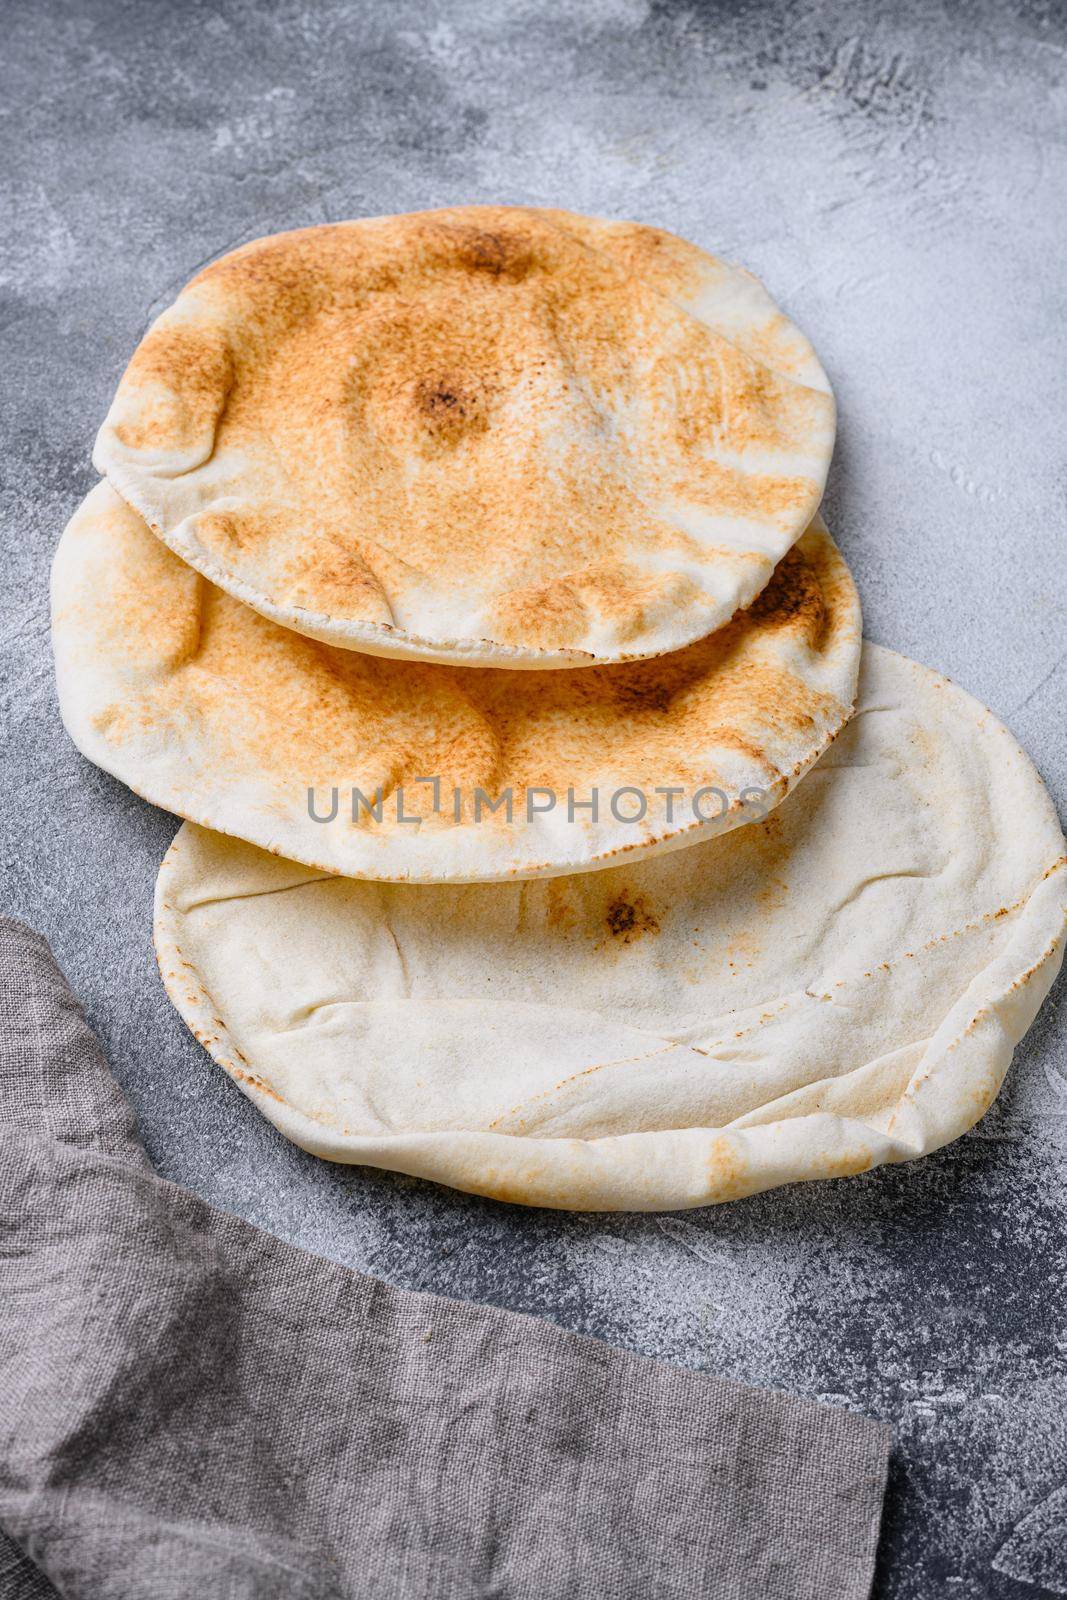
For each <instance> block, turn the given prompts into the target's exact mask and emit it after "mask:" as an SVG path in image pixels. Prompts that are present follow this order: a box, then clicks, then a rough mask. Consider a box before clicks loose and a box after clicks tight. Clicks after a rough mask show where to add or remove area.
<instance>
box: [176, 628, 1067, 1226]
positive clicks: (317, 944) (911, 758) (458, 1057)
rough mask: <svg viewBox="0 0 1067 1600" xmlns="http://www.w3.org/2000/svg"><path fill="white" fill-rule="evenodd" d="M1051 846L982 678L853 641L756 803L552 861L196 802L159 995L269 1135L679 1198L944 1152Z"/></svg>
mask: <svg viewBox="0 0 1067 1600" xmlns="http://www.w3.org/2000/svg"><path fill="white" fill-rule="evenodd" d="M1065 920H1067V871H1065V864H1064V841H1063V836H1062V833H1061V831H1060V827H1059V823H1058V821H1057V819H1056V816H1055V813H1054V811H1053V808H1052V805H1051V803H1050V801H1049V798H1048V796H1047V794H1046V792H1045V790H1044V787H1043V786H1042V784H1041V781H1040V779H1039V778H1038V776H1037V774H1036V773H1035V771H1034V769H1033V767H1032V766H1031V765H1030V763H1029V761H1028V760H1027V758H1026V756H1025V755H1024V754H1023V753H1022V751H1021V750H1020V749H1019V747H1018V746H1017V745H1016V744H1015V742H1014V740H1013V739H1012V738H1011V736H1010V734H1008V733H1007V732H1006V731H1005V729H1004V728H1003V727H1002V726H1000V724H998V723H997V722H996V721H995V720H994V719H993V717H992V716H991V715H990V713H989V712H987V711H985V710H984V709H983V708H982V707H981V706H980V705H978V704H977V702H976V701H974V700H972V699H971V698H970V697H969V696H968V695H966V694H964V693H963V692H962V691H961V690H959V689H957V688H956V687H954V686H953V685H952V684H951V683H949V682H947V681H946V680H945V679H943V678H940V677H938V676H937V675H936V674H935V673H933V672H930V671H928V670H927V669H926V668H924V667H920V666H917V665H915V664H914V663H913V662H910V661H907V660H905V659H904V658H903V657H901V656H898V655H895V654H893V653H891V652H889V651H886V650H882V649H879V648H877V647H874V646H867V647H866V649H865V653H864V668H863V673H862V680H861V694H860V701H859V705H858V708H857V711H856V715H855V717H854V718H853V720H852V721H851V723H850V724H849V726H848V727H847V728H846V730H845V732H844V733H843V734H842V735H841V737H840V738H839V739H838V740H837V741H836V743H835V744H834V746H833V748H832V749H831V750H830V751H829V752H828V753H827V754H826V756H824V758H823V759H822V760H821V761H820V762H819V764H818V765H817V766H816V767H815V768H814V770H813V771H812V772H811V773H809V775H808V776H807V777H806V778H805V780H804V782H803V783H802V784H801V785H800V786H799V787H798V788H797V790H796V791H795V792H794V793H793V794H792V795H790V797H789V798H788V799H787V800H786V801H785V802H784V804H783V805H782V806H780V807H779V808H778V810H777V811H775V812H773V813H772V814H771V815H770V816H769V817H768V818H766V820H765V821H763V822H761V823H754V824H752V825H751V826H748V827H745V828H743V829H739V830H737V831H736V832H734V833H732V834H730V835H729V836H727V837H725V838H722V839H715V840H711V841H710V842H708V843H705V844H701V845H697V846H695V847H694V848H692V849H689V850H682V851H679V852H677V853H674V854H670V855H665V856H661V857H658V858H655V859H652V860H648V861H644V862H641V863H640V864H638V865H636V866H632V867H630V866H628V867H618V868H615V869H613V870H611V871H607V872H600V873H592V874H585V875H582V876H577V877H572V878H566V879H554V880H552V881H550V882H547V883H524V884H509V885H502V884H498V885H485V886H478V887H466V888H448V887H430V888H425V887H424V888H416V887H411V886H391V885H384V884H368V883H357V882H351V881H345V880H339V879H324V878H323V877H321V876H319V875H317V874H313V873H309V872H308V871H307V870H306V869H304V868H302V867H299V866H296V865H294V864H292V863H288V862H285V861H280V860H277V859H276V858H273V857H270V856H268V855H265V854H264V853H263V852H261V851H257V850H255V849H253V848H252V847H250V846H247V845H242V844H237V843H234V842H233V841H230V840H227V839H225V838H222V837H221V836H219V835H218V834H212V833H210V832H207V831H205V830H203V829H200V828H195V827H190V826H186V827H184V828H183V829H182V830H181V832H180V833H179V834H178V836H177V838H176V840H175V842H174V844H173V846H172V847H171V849H170V851H169V852H168V854H167V856H166V858H165V860H164V863H163V866H162V869H161V871H160V875H159V882H158V888H157V898H156V948H157V952H158V955H159V961H160V968H161V971H162V974H163V979H164V983H165V984H166V987H167V991H168V993H169V995H170V997H171V999H172V1000H173V1002H174V1004H175V1005H176V1006H177V1008H178V1010H179V1011H180V1012H181V1014H182V1016H183V1017H184V1018H185V1020H186V1022H187V1023H188V1025H189V1027H190V1028H191V1029H192V1030H193V1031H194V1033H196V1035H197V1037H198V1038H199V1039H200V1040H201V1041H202V1043H203V1044H204V1045H205V1046H206V1048H207V1049H208V1050H209V1051H210V1052H211V1053H212V1055H213V1056H214V1057H215V1059H216V1060H217V1061H218V1062H219V1063H220V1064H221V1065H222V1066H223V1067H224V1068H225V1070H226V1071H227V1072H228V1073H229V1074H230V1075H231V1076H232V1077H233V1078H235V1079H236V1080H237V1082H238V1083H239V1084H240V1085H241V1087H242V1089H244V1091H245V1093H246V1094H247V1095H248V1096H249V1097H250V1098H251V1099H252V1100H253V1101H254V1102H255V1103H256V1105H258V1106H259V1108H260V1109H261V1110H262V1111H263V1112H264V1114H265V1115H266V1116H267V1117H269V1118H270V1119H271V1121H272V1122H274V1123H275V1124H276V1125H277V1126H278V1127H279V1128H280V1129H281V1130H282V1131H283V1132H284V1133H286V1134H287V1135H288V1136H289V1137H290V1138H292V1139H294V1140H295V1141H296V1142H297V1143H298V1144H300V1145H302V1146H304V1147H305V1148H306V1149H308V1150H310V1151H313V1152H314V1153H316V1154H318V1155H322V1156H326V1157H329V1158H332V1159H334V1160H338V1161H348V1162H364V1163H370V1164H374V1165H378V1166H383V1167H388V1168H392V1169H395V1170H399V1171H403V1172H409V1173H416V1174H419V1175H421V1176H423V1177H427V1178H432V1179H436V1180H437V1181H439V1182H442V1183H447V1184H452V1185H454V1186H455V1187H457V1188H461V1189H467V1190H472V1191H474V1192H477V1193H481V1194H486V1195H491V1196H493V1197H495V1198H497V1199H501V1200H510V1201H518V1202H522V1203H526V1204H531V1205H548V1206H561V1207H570V1208H574V1209H582V1210H598V1209H605V1210H607V1209H635V1210H656V1209H673V1208H675V1207H682V1206H697V1205H703V1204H706V1203H709V1202H717V1201H723V1200H730V1199H734V1198H737V1197H739V1196H743V1195H747V1194H752V1193H754V1192H756V1191H758V1190H761V1189H767V1188H770V1187H773V1186H774V1185H776V1184H782V1183H788V1182H792V1181H795V1180H798V1179H808V1178H829V1177H840V1176H843V1175H846V1174H850V1173H857V1172H862V1171H864V1170H866V1169H867V1168H869V1167H872V1166H876V1165H878V1164H879V1163H881V1162H887V1161H894V1162H895V1161H905V1160H908V1159H910V1158H912V1157H915V1156H919V1155H922V1154H923V1153H925V1152H927V1151H930V1150H933V1149H936V1148H937V1147H938V1146H939V1145H942V1144H945V1143H947V1142H948V1141H949V1140H951V1139H954V1138H955V1137H957V1136H958V1135H959V1134H961V1133H963V1132H964V1131H965V1130H966V1129H967V1128H969V1127H971V1126H972V1124H973V1123H975V1122H976V1121H977V1120H978V1119H979V1118H980V1117H981V1116H982V1114H983V1113H984V1112H985V1111H986V1109H987V1108H988V1106H989V1105H990V1103H991V1102H992V1100H993V1099H994V1097H995V1096H996V1094H997V1091H998V1089H999V1088H1000V1084H1001V1081H1002V1079H1003V1077H1004V1073H1005V1070H1006V1068H1007V1066H1008V1063H1009V1060H1010V1058H1011V1054H1012V1050H1013V1048H1014V1046H1015V1044H1016V1043H1017V1042H1018V1040H1019V1039H1020V1038H1021V1036H1022V1034H1023V1033H1024V1032H1025V1031H1026V1029H1027V1028H1028V1026H1029V1025H1030V1023H1031V1022H1032V1020H1033V1018H1034V1015H1035V1014H1036V1011H1037V1008H1038V1006H1039V1005H1040V1003H1041V1001H1042V999H1043V998H1044V996H1045V994H1046V993H1047V991H1048V989H1049V987H1050V985H1051V983H1052V980H1053V978H1054V977H1055V975H1056V972H1057V970H1058V968H1059V965H1060V961H1061V958H1062V950H1063V939H1064V928H1065Z"/></svg>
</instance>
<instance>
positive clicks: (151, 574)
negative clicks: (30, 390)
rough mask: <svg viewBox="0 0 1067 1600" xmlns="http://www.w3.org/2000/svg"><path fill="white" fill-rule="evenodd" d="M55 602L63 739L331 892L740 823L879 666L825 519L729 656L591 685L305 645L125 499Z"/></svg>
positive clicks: (771, 587)
mask: <svg viewBox="0 0 1067 1600" xmlns="http://www.w3.org/2000/svg"><path fill="white" fill-rule="evenodd" d="M52 607H53V626H52V633H53V643H54V649H55V657H56V672H57V680H58V686H59V699H60V706H61V709H62V712H63V719H64V721H65V722H66V725H67V727H68V729H69V730H70V733H71V736H72V737H73V739H74V741H75V743H76V744H77V745H78V747H79V749H81V750H82V751H83V752H84V753H85V755H87V756H88V757H89V759H90V760H91V761H95V762H96V763H97V765H98V766H101V767H103V768H105V769H106V770H107V771H108V772H112V773H114V774H115V775H116V776H117V777H119V778H121V779H122V780H123V781H124V782H125V783H128V784H129V785H130V787H131V788H133V789H135V790H136V791H137V792H138V793H139V794H141V795H144V796H145V798H147V799H149V800H152V801H154V802H155V804H157V805H160V806H165V807H166V808H167V809H168V810H170V811H175V812H177V813H178V814H179V815H180V816H183V817H187V818H190V819H191V820H193V821H195V822H200V823H203V824H205V825H206V826H208V827H212V828H216V829H218V830H220V831H221V832H223V833H230V834H234V835H236V836H237V837H239V838H243V839H248V840H250V841H251V842H252V843H254V844H258V845H262V846H263V847H264V848H266V849H268V850H272V851H276V852H278V853H280V854H282V855H286V856H289V857H291V858H293V859H295V860H299V861H304V862H307V863H308V864H309V865H311V866H314V867H317V868H320V869H322V870H323V871H329V872H341V873H345V874H349V875H351V876H356V877H372V878H383V879H410V880H414V881H423V882H462V881H471V880H479V881H480V880H488V879H495V878H511V877H530V876H541V875H550V874H553V873H561V872H571V871H579V870H584V869H587V868H590V867H601V866H605V865H607V864H609V863H610V862H611V860H612V859H617V858H618V857H619V856H621V855H627V856H629V857H631V858H635V859H636V858H637V857H639V856H641V855H644V854H647V853H649V852H651V851H655V850H660V849H664V848H672V847H673V846H675V845H677V844H685V843H688V842H689V841H690V840H691V839H693V838H698V837H702V836H710V835H712V834H715V833H720V832H723V831H725V830H726V829H728V828H732V827H736V826H737V825H738V823H740V822H743V821H745V820H746V819H747V818H748V817H750V816H751V815H752V814H753V811H754V810H755V811H756V812H757V813H762V812H764V811H766V810H767V809H769V808H770V807H772V806H774V805H775V804H777V803H778V801H779V800H781V798H782V797H783V795H785V794H786V793H787V792H788V790H789V789H790V788H791V787H792V786H793V784H795V783H796V782H797V781H798V779H799V778H800V777H801V776H802V775H803V773H804V772H806V771H807V769H808V768H809V767H810V766H811V764H812V763H813V762H814V761H815V760H816V759H817V757H818V756H819V755H821V754H822V752H823V750H825V749H826V747H827V745H828V744H829V743H830V741H831V740H832V739H833V738H834V736H835V735H836V734H837V733H838V731H839V730H840V728H841V727H842V726H843V724H844V723H845V721H846V720H847V718H848V716H849V713H850V711H851V707H852V702H853V699H854V696H855V685H856V675H857V671H858V667H859V657H860V627H861V625H860V614H859V603H858V600H857V597H856V591H855V587H854V585H853V583H852V579H851V577H850V575H849V572H848V569H847V568H846V566H845V564H844V561H843V560H842V558H841V555H840V553H839V551H838V550H837V549H836V547H835V545H834V544H833V541H832V540H831V539H830V536H829V534H828V533H827V532H826V530H825V529H824V528H823V527H822V525H821V523H817V524H815V525H813V527H812V528H811V529H810V530H809V531H808V532H807V533H806V534H805V535H804V537H803V538H802V539H801V540H800V542H799V543H798V544H797V545H796V546H795V547H794V549H793V550H791V551H790V552H789V553H788V554H787V555H786V556H785V557H784V558H783V560H782V562H781V563H780V564H779V567H778V569H777V571H776V573H775V575H774V577H773V579H772V580H771V582H770V584H768V586H767V587H766V589H765V590H764V591H763V593H762V594H761V595H760V596H759V598H758V599H757V600H756V601H755V602H754V603H753V604H752V606H750V607H749V609H748V610H747V611H745V612H743V613H742V614H741V615H740V616H738V617H737V618H736V619H735V620H734V621H733V622H732V623H730V624H729V625H728V626H726V627H725V628H722V629H720V630H719V631H718V632H717V633H716V634H714V635H713V636H712V637H711V638H708V639H702V640H698V641H697V642H696V643H695V644H692V645H690V646H688V647H687V648H686V649H685V650H682V651H678V652H676V653H674V654H673V655H670V656H664V657H659V658H657V659H655V660H652V661H645V662H633V663H629V664H623V665H617V666H605V667H593V668H587V669H584V670H582V669H579V670H576V671H574V672H545V673H533V672H524V673H514V672H509V671H506V670H500V669H492V668H490V669H484V670H481V671H478V672H471V671H469V670H468V669H467V668H464V667H446V666H441V665H434V664H427V663H423V662H412V661H390V660H385V659H382V658H380V657H375V656H370V655H366V654H364V653H362V652H358V651H351V650H340V649H337V648H336V647H332V646H329V645H325V644H322V643H320V642H318V641H315V640H311V639H307V638H305V637H303V636H302V635H300V634H298V633H294V632H293V631H292V630H291V629H288V628H283V627H280V626H279V625H278V624H277V623H274V622H271V621H269V620H268V619H267V618H265V617H263V616H261V615H259V613H258V612H256V611H253V610H252V609H251V608H250V607H249V606H245V605H243V604H242V603H241V602H240V601H238V600H235V599H234V598H233V597H232V596H231V595H229V594H227V593H226V592H225V591H223V590H221V589H216V588H215V587H214V586H213V585H211V584H209V583H208V582H207V581H206V580H205V579H204V578H202V577H201V576H200V575H199V573H197V572H196V571H194V570H193V569H192V568H191V567H188V566H186V565H185V563H184V562H182V561H180V560H179V559H178V557H177V556H175V555H174V554H172V552H171V551H170V550H168V549H167V548H166V546H165V545H163V544H161V543H160V541H159V540H158V539H155V538H153V536H152V534H151V533H149V531H148V529H147V528H146V527H145V525H144V523H143V522H142V521H141V519H140V518H139V517H138V516H137V515H136V513H134V512H133V511H131V510H130V509H129V507H128V506H127V505H126V504H125V503H124V501H122V500H121V499H120V497H119V496H118V495H117V494H116V493H115V491H114V490H113V489H112V488H110V486H109V485H108V484H107V483H101V484H99V485H98V486H97V487H96V488H95V489H94V490H93V491H92V493H91V494H90V495H89V496H88V498H87V499H86V501H85V502H84V504H83V505H82V507H81V508H80V509H79V511H78V512H77V513H76V514H75V516H74V517H73V519H72V520H71V522H70V524H69V526H68V527H67V529H66V531H65V533H64V535H63V538H62V540H61V541H60V545H59V548H58V550H57V552H56V557H55V563H54V566H53V575H52ZM427 780H436V782H433V781H427ZM627 789H629V790H630V791H632V792H631V793H629V794H626V793H624V792H623V791H625V790H627ZM667 789H673V790H674V791H675V792H674V793H667V792H665V791H666V790H667ZM657 791H659V792H657ZM457 796H458V799H457ZM594 803H595V805H596V814H595V815H594V813H593V811H592V810H591V809H590V808H591V806H592V805H593V804H594ZM435 805H436V808H437V809H436V810H435V809H434V808H435ZM642 806H643V807H644V812H643V813H642V809H641V808H642ZM492 807H496V809H495V810H494V809H491V808H492ZM509 809H510V818H509ZM632 818H637V819H638V820H630V819H632Z"/></svg>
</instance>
